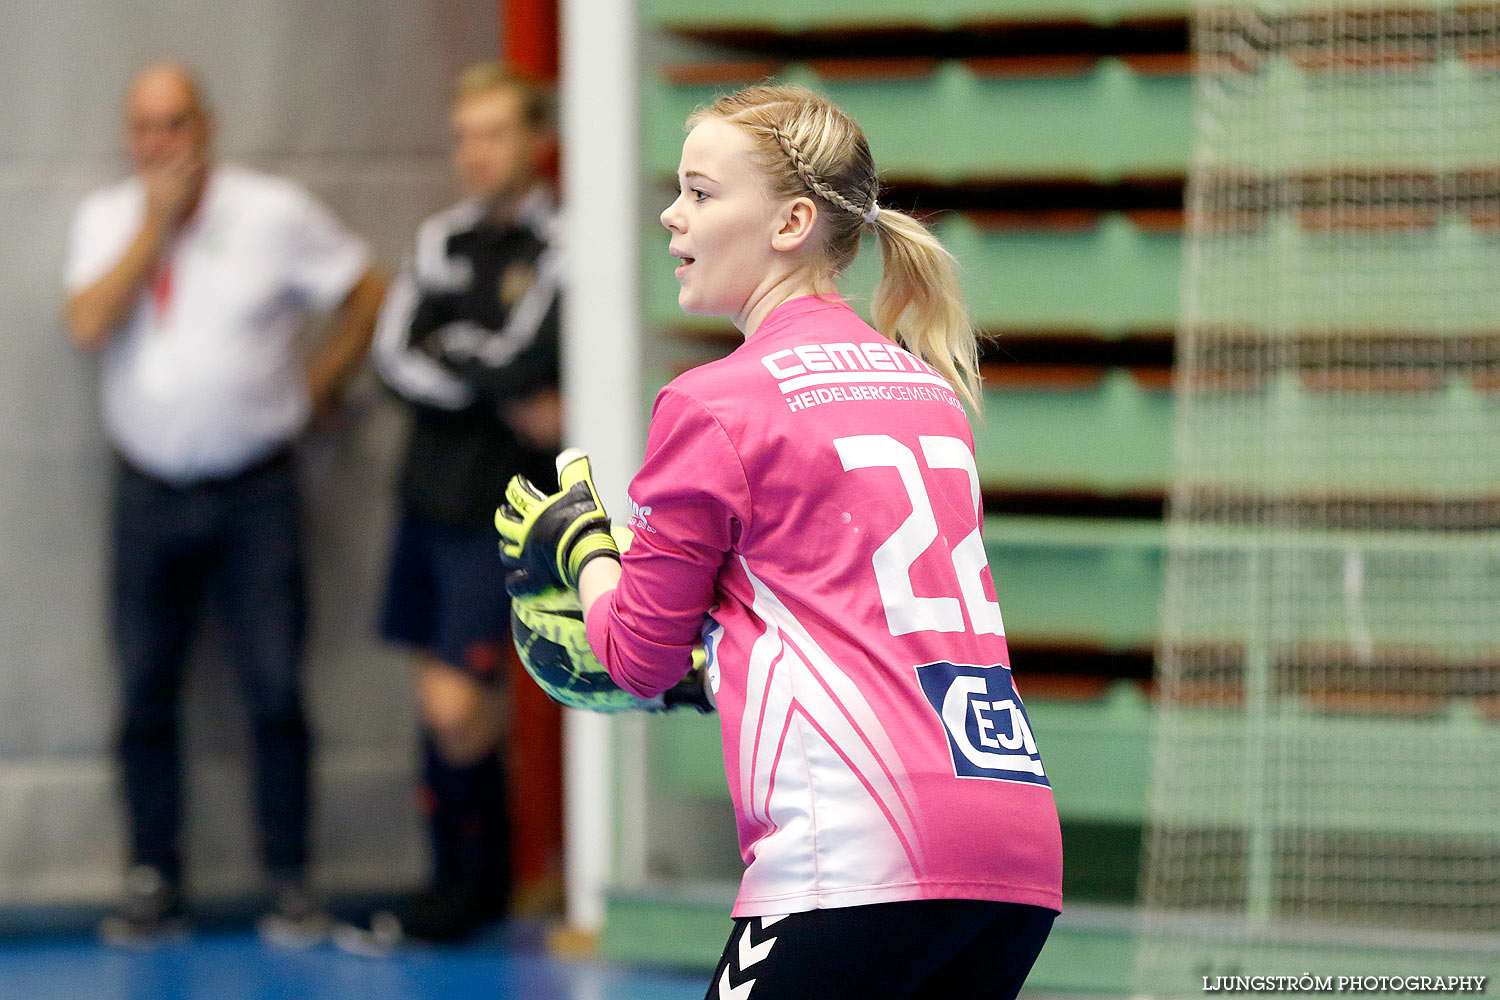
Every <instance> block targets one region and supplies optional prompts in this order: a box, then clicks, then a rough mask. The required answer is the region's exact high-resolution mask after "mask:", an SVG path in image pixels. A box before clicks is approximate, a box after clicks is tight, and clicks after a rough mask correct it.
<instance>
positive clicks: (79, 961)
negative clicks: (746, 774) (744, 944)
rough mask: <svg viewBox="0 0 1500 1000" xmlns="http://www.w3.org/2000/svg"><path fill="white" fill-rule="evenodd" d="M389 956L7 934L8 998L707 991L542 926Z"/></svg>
mask: <svg viewBox="0 0 1500 1000" xmlns="http://www.w3.org/2000/svg"><path fill="white" fill-rule="evenodd" d="M527 937H528V935H526V934H525V933H517V932H514V931H512V932H509V933H506V934H503V935H502V934H497V935H495V936H494V937H493V938H487V939H485V940H482V941H480V942H478V943H476V944H472V945H469V946H466V947H463V948H442V949H439V948H428V949H421V950H418V949H409V950H407V951H403V952H401V953H399V954H396V955H393V956H390V957H386V958H362V957H358V956H355V955H348V954H345V953H344V952H341V951H339V950H337V949H336V948H334V947H333V946H332V945H322V946H319V947H314V948H309V949H307V950H304V951H293V950H287V949H281V948H273V947H270V946H267V945H265V944H262V943H261V942H260V940H259V939H258V938H257V937H256V936H255V934H254V933H253V931H251V930H250V929H249V928H247V927H225V928H222V929H215V930H209V931H200V932H198V933H197V934H195V935H194V936H193V937H192V938H191V939H190V940H187V941H183V942H181V943H174V944H168V945H163V946H160V947H156V948H152V949H142V950H133V951H130V950H119V949H113V948H105V947H103V946H101V945H99V944H98V943H96V942H95V940H94V939H93V937H92V936H91V935H88V934H84V933H70V934H65V933H59V934H56V935H47V936H30V937H11V938H4V939H0V998H3V1000H419V998H422V1000H425V998H433V997H441V998H443V1000H480V998H483V1000H502V998H511V997H514V998H524V1000H701V998H702V996H703V992H704V988H705V985H706V977H705V976H704V974H703V973H701V972H698V973H689V972H674V971H663V970H646V969H640V968H630V967H627V966H622V965H615V964H611V963H606V962H600V961H591V960H566V961H565V960H559V959H553V958H548V957H546V956H545V955H544V954H543V952H542V948H541V947H540V942H539V938H540V935H538V934H532V935H530V937H531V939H532V940H527Z"/></svg>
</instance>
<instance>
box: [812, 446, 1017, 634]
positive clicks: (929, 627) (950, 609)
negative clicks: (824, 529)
mask: <svg viewBox="0 0 1500 1000" xmlns="http://www.w3.org/2000/svg"><path fill="white" fill-rule="evenodd" d="M917 443H918V445H919V446H920V447H921V449H922V462H921V463H919V462H918V460H917V456H916V453H915V452H913V451H912V450H911V449H910V448H908V447H907V446H906V445H904V444H902V443H901V442H900V441H897V440H896V439H895V438H893V437H891V436H889V435H887V434H859V435H855V436H852V437H844V438H837V439H835V440H834V442H833V444H834V447H836V448H837V449H838V453H839V460H840V461H842V462H843V464H844V471H846V472H849V471H852V470H854V469H878V468H889V469H895V470H896V474H897V475H898V476H899V477H900V479H901V485H902V487H903V488H904V489H905V490H906V495H907V498H908V499H909V500H910V501H911V514H910V515H909V516H908V517H907V518H906V520H905V521H903V522H901V524H900V526H899V527H897V528H896V530H895V531H894V532H892V534H891V536H890V537H889V538H887V539H886V540H885V541H884V542H882V543H881V544H880V547H879V548H877V549H876V550H875V557H874V563H875V582H876V585H877V586H878V587H879V588H880V599H881V601H882V603H884V605H885V617H886V624H887V625H888V626H889V627H890V630H891V635H907V634H909V633H912V632H962V631H963V630H964V617H965V615H966V614H967V616H968V620H969V623H970V625H971V626H972V628H973V631H974V632H975V634H978V635H1004V634H1005V625H1004V623H1003V622H1002V621H1001V618H1000V605H999V603H997V602H995V601H991V600H989V599H988V598H986V597H985V596H984V578H983V576H982V574H983V572H984V569H985V567H986V566H987V565H988V561H987V559H986V558H985V554H984V540H983V539H982V538H981V536H980V521H981V508H980V498H979V470H978V469H977V468H975V465H974V456H973V454H972V453H971V452H970V451H969V449H968V446H967V445H965V444H964V442H963V441H961V440H959V439H958V438H955V437H940V436H923V437H919V438H918V439H917ZM923 464H925V466H926V468H927V470H928V471H930V472H936V471H940V470H941V471H958V472H963V473H966V474H967V475H968V478H969V491H970V494H971V496H972V497H973V501H974V530H973V531H971V532H969V534H968V535H966V536H964V538H963V539H962V540H961V541H959V543H958V544H957V545H955V546H954V547H953V550H952V551H951V552H950V553H949V554H948V555H949V559H950V560H951V561H952V563H953V571H954V574H955V575H956V577H957V586H958V596H957V597H953V596H942V597H919V596H918V595H917V594H916V593H915V592H914V591H913V589H912V582H911V569H912V565H913V564H914V563H915V562H916V561H917V559H918V558H920V557H921V555H922V553H924V552H926V551H927V550H928V549H929V548H931V547H932V544H933V543H934V542H935V541H937V539H938V524H937V516H936V515H935V514H934V513H933V509H932V500H931V498H930V497H929V494H928V491H927V483H926V481H925V480H924V478H923Z"/></svg>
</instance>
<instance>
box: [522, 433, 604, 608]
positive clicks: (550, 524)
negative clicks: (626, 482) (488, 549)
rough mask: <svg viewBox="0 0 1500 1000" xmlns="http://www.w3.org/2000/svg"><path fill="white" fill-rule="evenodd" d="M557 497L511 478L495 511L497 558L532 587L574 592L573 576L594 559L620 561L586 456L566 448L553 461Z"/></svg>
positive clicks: (576, 580)
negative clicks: (524, 576) (554, 585)
mask: <svg viewBox="0 0 1500 1000" xmlns="http://www.w3.org/2000/svg"><path fill="white" fill-rule="evenodd" d="M557 482H558V485H559V487H560V489H559V491H558V492H557V493H554V494H552V495H551V496H548V495H547V494H545V493H543V492H542V491H541V490H539V489H537V488H536V487H535V486H533V485H532V484H531V483H530V482H528V481H527V480H526V478H525V477H523V476H516V477H514V478H512V479H511V481H510V485H509V486H507V487H506V489H505V504H504V505H503V506H502V507H501V508H500V509H499V510H497V511H496V512H495V528H496V529H497V530H498V531H499V532H500V556H501V558H502V559H504V560H505V562H506V564H507V565H509V566H512V567H517V568H520V569H523V570H525V571H526V573H527V575H528V576H529V577H530V578H531V580H532V581H533V582H534V583H538V584H539V583H541V582H542V581H547V582H553V583H557V584H559V585H561V586H563V587H566V588H568V589H569V590H577V589H578V575H579V573H581V572H582V571H583V567H584V565H585V564H586V563H588V561H589V560H591V559H593V558H595V557H596V556H611V557H613V558H615V559H618V558H620V550H619V547H618V546H616V545H615V540H614V538H613V537H612V536H611V535H610V533H609V516H608V515H606V514H605V513H604V504H603V503H601V502H600V500H599V493H598V491H597V490H596V489H594V480H593V475H592V472H591V470H590V468H589V458H588V455H586V454H584V453H583V452H582V451H580V450H579V449H577V448H569V449H568V450H567V451H565V452H563V453H562V454H561V455H558V456H557Z"/></svg>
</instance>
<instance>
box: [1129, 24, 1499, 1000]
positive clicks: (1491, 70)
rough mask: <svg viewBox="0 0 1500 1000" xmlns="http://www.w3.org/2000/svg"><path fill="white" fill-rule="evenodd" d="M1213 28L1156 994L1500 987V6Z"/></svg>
mask: <svg viewBox="0 0 1500 1000" xmlns="http://www.w3.org/2000/svg"><path fill="white" fill-rule="evenodd" d="M1194 39H1195V41H1194V44H1195V51H1196V55H1197V59H1198V62H1197V66H1198V69H1197V79H1196V95H1197V102H1196V105H1197V112H1196V113H1197V130H1196V142H1195V149H1194V157H1193V163H1192V171H1191V175H1190V178H1189V192H1188V193H1189V233H1188V238H1187V256H1186V262H1185V263H1186V266H1185V270H1184V279H1183V280H1184V296H1183V313H1182V329H1181V339H1180V345H1179V355H1178V374H1177V384H1176V397H1175V398H1176V420H1177V431H1176V434H1177V437H1176V442H1175V464H1174V476H1173V483H1172V489H1171V503H1170V512H1169V518H1168V561H1167V573H1166V600H1165V607H1164V621H1163V627H1162V647H1161V651H1160V658H1159V668H1158V673H1159V678H1158V680H1159V685H1158V690H1159V708H1160V711H1159V724H1158V730H1157V734H1156V738H1155V745H1154V751H1153V753H1154V779H1153V789H1152V794H1151V801H1150V818H1149V830H1148V836H1147V848H1146V858H1145V862H1144V872H1143V879H1142V886H1143V888H1142V893H1143V898H1142V903H1143V912H1144V914H1145V918H1144V919H1145V924H1144V926H1145V933H1144V934H1143V938H1142V942H1143V943H1142V947H1141V951H1140V956H1139V961H1138V964H1137V977H1136V985H1137V988H1138V990H1139V991H1140V992H1142V993H1148V994H1153V995H1157V996H1173V995H1183V996H1186V995H1194V996H1201V995H1202V993H1203V990H1204V982H1203V980H1202V978H1201V977H1203V976H1210V977H1213V976H1216V975H1221V974H1222V975H1230V974H1236V973H1238V974H1247V975H1253V974H1263V975H1274V974H1301V973H1314V974H1323V975H1337V974H1346V975H1355V974H1358V975H1366V974H1380V973H1382V972H1388V973H1391V974H1405V973H1407V972H1429V973H1431V972H1437V971H1447V972H1453V973H1460V972H1463V971H1466V970H1467V971H1480V972H1488V971H1492V967H1494V966H1500V944H1497V942H1500V4H1493V3H1491V4H1421V5H1417V6H1408V7H1404V8H1394V7H1391V6H1388V5H1387V6H1379V7H1375V6H1372V5H1356V4H1338V5H1327V4H1319V5H1311V4H1298V3H1283V4H1254V5H1238V6H1226V5H1207V6H1201V7H1199V8H1198V9H1197V10H1196V11H1195V14H1194ZM1423 960H1429V961H1426V962H1425V964H1423ZM1413 963H1417V964H1416V966H1414V965H1413ZM1486 963H1488V967H1486Z"/></svg>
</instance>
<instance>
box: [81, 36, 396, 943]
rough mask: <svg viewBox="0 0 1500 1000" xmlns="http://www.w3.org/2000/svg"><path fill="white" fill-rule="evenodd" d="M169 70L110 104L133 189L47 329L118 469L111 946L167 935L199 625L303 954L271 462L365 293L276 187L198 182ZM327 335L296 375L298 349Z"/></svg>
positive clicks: (193, 145) (334, 379) (365, 272)
mask: <svg viewBox="0 0 1500 1000" xmlns="http://www.w3.org/2000/svg"><path fill="white" fill-rule="evenodd" d="M212 139H213V122H212V119H211V116H210V113H209V109H208V107H207V106H206V103H205V100H204V97H203V92H202V88H201V87H200V86H199V84H198V82H197V80H196V78H195V77H194V75H193V74H192V72H191V71H189V70H188V69H186V68H184V67H181V66H174V65H157V66H151V67H148V68H146V69H144V70H142V71H141V72H140V73H139V74H138V75H137V76H136V78H135V80H134V81H133V82H132V83H131V85H130V88H129V90H128V91H127V94H126V101H125V141H126V147H127V149H128V151H129V155H130V159H131V161H132V163H133V165H134V167H135V174H134V176H132V177H130V178H129V179H127V180H125V181H122V182H120V183H118V184H115V185H113V186H110V187H107V188H104V189H101V190H99V191H95V192H94V193H92V194H90V195H89V196H88V197H87V198H86V199H85V200H84V201H83V202H82V204H81V205H80V206H79V208H78V211H77V213H76V215H75V217H74V221H73V229H72V233H71V239H70V241H69V248H68V258H67V274H66V284H67V290H68V297H67V303H66V319H67V325H68V330H69V333H70V336H71V337H72V340H73V342H74V343H75V344H76V345H77V346H78V347H79V348H81V349H83V350H85V351H89V352H92V353H97V354H98V355H99V356H100V361H101V366H102V378H101V388H102V392H103V410H104V423H105V430H106V432H107V435H108V437H109V440H110V442H111V444H112V445H113V447H114V449H115V451H116V453H117V455H118V459H119V461H118V478H117V483H116V495H115V509H114V518H113V545H114V560H113V571H112V585H111V596H112V598H113V631H114V640H115V647H116V651H117V654H118V658H119V663H120V669H121V688H122V694H123V699H124V705H123V716H122V724H121V730H120V740H119V752H120V762H121V767H122V772H123V779H124V789H125V801H126V805H127V811H128V813H129V819H130V851H131V859H130V862H131V863H130V868H129V871H128V873H127V879H126V885H127V892H126V898H125V901H124V905H123V906H122V907H121V909H120V911H119V912H118V913H117V914H115V915H113V916H112V917H110V918H108V919H107V920H105V922H104V924H103V925H101V928H100V929H101V933H102V934H103V935H104V936H105V938H106V939H107V940H110V941H112V942H128V941H143V940H151V939H153V938H156V937H159V936H161V935H163V934H167V933H172V932H175V931H178V930H180V929H181V928H182V927H183V926H184V925H183V922H182V905H181V891H180V890H181V878H182V862H181V845H180V842H179V841H180V832H181V817H182V805H181V801H182V782H181V763H180V759H179V756H180V755H179V727H178V721H177V719H178V696H179V692H180V690H181V688H182V673H183V667H184V664H185V661H186V658H187V653H188V650H189V646H190V639H191V635H192V632H193V629H194V626H195V624H196V621H197V619H198V617H199V614H200V612H201V610H202V608H203V606H204V604H205V603H209V604H211V605H212V606H213V607H214V609H215V610H216V611H217V612H218V614H219V617H220V618H221V619H222V622H223V625H224V633H225V636H226V639H227V643H228V652H229V655H230V658H231V660H232V662H233V663H234V665H235V667H236V669H237V671H238V673H239V676H240V679H241V682H242V686H243V688H244V691H245V693H246V696H247V698H248V699H249V702H250V716H251V720H252V723H253V729H254V742H255V772H256V773H255V804H256V811H257V817H258V819H259V829H260V838H261V841H260V848H261V854H262V858H263V860H264V862H265V865H266V867H267V870H268V872H269V874H270V878H271V883H272V886H273V888H274V890H275V894H276V909H275V910H274V911H273V912H272V913H270V914H268V915H267V917H266V918H265V919H263V920H262V922H261V929H262V932H263V933H264V934H265V935H266V936H267V937H269V938H271V939H272V940H276V941H280V942H282V943H301V942H308V941H311V940H315V939H316V938H317V937H318V936H320V935H321V933H322V931H323V929H324V928H325V927H326V920H325V919H324V918H323V917H322V915H321V913H320V911H319V909H318V908H317V907H316V906H315V905H314V904H313V903H312V901H311V899H310V897H309V895H308V893H307V890H306V870H307V825H308V798H309V796H308V752H309V737H308V726H307V721H306V716H305V713H304V709H303V704H302V694H301V676H300V675H301V658H302V639H303V633H304V620H305V615H306V608H305V603H306V602H305V596H304V590H303V579H302V575H303V569H302V544H301V537H300V532H299V525H298V519H299V512H298V498H297V489H296V482H295V468H294V464H295V463H294V460H293V455H292V448H293V445H294V443H295V442H296V440H297V438H298V436H299V435H300V434H301V432H302V430H303V428H304V427H305V425H306V423H307V421H308V418H309V416H310V415H311V414H312V413H313V412H314V411H315V410H317V409H318V408H319V407H320V406H322V405H324V404H325V403H327V402H328V401H329V400H330V399H331V397H332V396H333V395H334V393H335V392H336V391H337V389H338V388H339V386H340V385H341V384H342V382H343V381H344V379H345V378H346V377H347V376H348V375H349V374H350V372H351V371H352V370H353V369H354V368H355V367H356V366H357V365H358V364H359V363H360V361H361V359H362V358H363V357H364V355H365V352H366V349H367V347H368V345H369V341H370V336H371V332H372V329H373V325H374V320H375V316H376V313H377V311H378V309H379V305H380V300H381V297H382V294H383V291H384V283H383V281H382V279H381V277H380V276H379V274H378V273H376V272H375V271H374V270H373V269H372V268H371V265H370V260H369V251H368V248H367V247H366V246H365V244H364V242H363V241H362V240H360V239H358V238H357V237H355V236H353V235H352V234H350V233H349V232H348V231H347V230H346V229H344V228H343V226H341V225H340V224H339V222H338V221H337V220H336V219H335V218H334V217H333V216H332V215H331V214H330V213H329V212H328V211H327V210H326V209H324V208H323V207H322V206H321V205H320V204H318V203H317V202H316V201H314V200H313V199H312V197H311V196H309V195H308V194H307V193H306V192H305V191H304V190H303V189H302V188H300V187H298V186H297V185H296V184H294V183H292V182H290V181H286V180H282V179H280V178H274V177H268V176H265V175H262V174H257V173H252V172H250V171H247V170H243V169H239V168H236V167H231V166H224V165H219V164H216V163H214V162H213V160H212V156H211V151H212ZM310 312H327V313H331V314H332V316H331V319H330V326H329V332H328V335H327V337H326V338H325V339H324V341H323V342H322V344H321V346H320V347H319V348H318V349H317V350H316V351H314V352H313V354H312V357H311V358H310V359H304V358H303V357H302V354H301V352H300V351H299V347H298V333H299V331H300V329H301V326H302V323H303V321H304V319H305V318H306V316H307V315H308V314H309V313H310Z"/></svg>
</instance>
